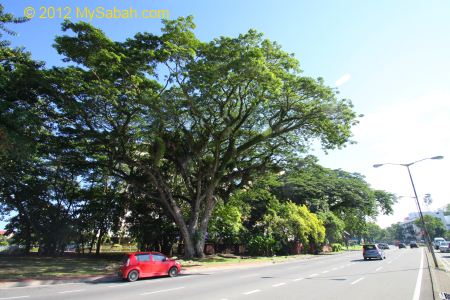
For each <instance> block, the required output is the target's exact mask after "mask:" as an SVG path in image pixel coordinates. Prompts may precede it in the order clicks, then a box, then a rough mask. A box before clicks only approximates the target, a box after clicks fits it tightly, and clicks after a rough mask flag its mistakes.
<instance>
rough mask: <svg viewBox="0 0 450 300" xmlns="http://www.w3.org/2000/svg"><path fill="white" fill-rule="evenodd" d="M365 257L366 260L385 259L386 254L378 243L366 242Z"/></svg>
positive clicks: (364, 246)
mask: <svg viewBox="0 0 450 300" xmlns="http://www.w3.org/2000/svg"><path fill="white" fill-rule="evenodd" d="M363 257H364V260H368V259H372V258H375V259H384V258H386V256H385V255H384V251H383V250H382V249H380V248H379V247H378V246H377V245H376V244H366V245H363Z"/></svg>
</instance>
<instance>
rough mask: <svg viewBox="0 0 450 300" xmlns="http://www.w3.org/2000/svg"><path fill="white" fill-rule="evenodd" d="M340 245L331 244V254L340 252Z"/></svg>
mask: <svg viewBox="0 0 450 300" xmlns="http://www.w3.org/2000/svg"><path fill="white" fill-rule="evenodd" d="M342 248H343V247H342V244H339V243H333V244H331V251H333V252H339V251H342Z"/></svg>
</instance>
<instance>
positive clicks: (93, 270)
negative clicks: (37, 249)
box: [0, 255, 120, 281]
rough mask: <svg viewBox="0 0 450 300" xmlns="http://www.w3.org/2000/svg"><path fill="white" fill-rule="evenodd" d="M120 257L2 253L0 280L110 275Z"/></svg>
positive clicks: (115, 268)
mask: <svg viewBox="0 0 450 300" xmlns="http://www.w3.org/2000/svg"><path fill="white" fill-rule="evenodd" d="M119 263H120V257H117V256H111V257H110V258H108V257H106V258H105V257H102V258H95V257H92V256H90V257H79V256H78V257H77V256H73V257H71V256H67V257H66V256H63V257H39V256H3V255H0V280H3V281H15V280H20V279H29V278H31V279H54V278H60V277H72V276H88V275H108V274H114V273H115V271H117V269H118V267H119Z"/></svg>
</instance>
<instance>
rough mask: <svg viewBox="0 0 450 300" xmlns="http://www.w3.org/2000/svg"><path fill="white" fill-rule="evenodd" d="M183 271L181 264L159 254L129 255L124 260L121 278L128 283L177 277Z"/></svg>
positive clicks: (140, 253) (136, 253)
mask: <svg viewBox="0 0 450 300" xmlns="http://www.w3.org/2000/svg"><path fill="white" fill-rule="evenodd" d="M180 271H181V264H180V263H179V262H178V261H176V260H174V259H169V258H167V256H165V255H164V254H161V253H159V252H135V253H128V254H126V255H125V257H124V258H123V260H122V266H121V267H120V271H119V274H118V275H119V277H121V278H123V279H127V280H128V281H136V280H138V279H139V278H144V277H153V276H170V277H175V276H177V275H178V273H180Z"/></svg>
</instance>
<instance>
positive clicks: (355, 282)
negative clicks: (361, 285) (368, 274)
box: [350, 277, 364, 284]
mask: <svg viewBox="0 0 450 300" xmlns="http://www.w3.org/2000/svg"><path fill="white" fill-rule="evenodd" d="M363 279H364V277H361V278H359V279H356V280H355V281H353V282H352V283H350V284H357V283H358V282H360V281H361V280H363Z"/></svg>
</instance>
